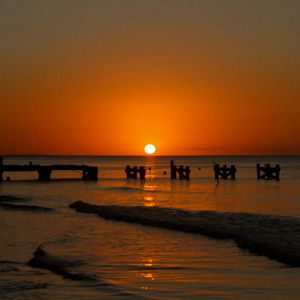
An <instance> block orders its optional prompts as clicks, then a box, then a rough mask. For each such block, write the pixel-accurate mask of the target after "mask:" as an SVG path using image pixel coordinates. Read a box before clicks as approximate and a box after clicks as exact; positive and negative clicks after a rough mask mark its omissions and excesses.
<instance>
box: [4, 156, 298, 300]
mask: <svg viewBox="0 0 300 300" xmlns="http://www.w3.org/2000/svg"><path fill="white" fill-rule="evenodd" d="M171 160H174V163H175V164H176V165H177V166H180V165H183V166H189V167H190V169H191V173H190V180H179V179H173V180H171V179H170V161H171ZM29 162H31V163H32V164H41V165H51V164H78V165H81V164H84V165H91V166H97V167H98V168H99V179H98V180H97V181H83V180H81V172H79V171H55V172H53V173H52V174H51V179H52V180H51V181H49V182H39V181H37V174H36V173H34V172H32V173H30V172H28V173H27V172H26V173H13V172H11V173H4V174H3V177H4V179H6V178H7V177H10V179H11V180H10V181H6V180H4V181H3V182H1V183H0V200H1V199H2V200H1V203H4V202H5V203H8V204H15V205H19V206H18V207H17V206H16V207H14V206H12V207H5V206H3V207H1V206H0V240H1V243H0V299H72V300H77V299H172V300H173V299H300V268H292V267H289V266H287V265H284V264H282V263H279V262H277V261H275V260H271V259H269V258H267V257H265V256H258V255H255V254H253V253H250V252H248V251H247V250H243V249H240V248H238V247H237V245H236V244H235V242H234V241H232V240H218V239H214V238H209V237H206V236H203V235H200V234H192V233H184V232H180V231H172V230H168V229H162V228H155V227H149V226H144V225H138V224H131V223H125V222H120V221H119V222H118V221H111V220H106V219H102V218H100V217H99V216H96V215H93V214H84V213H78V212H76V211H75V210H73V209H70V208H69V205H70V204H71V203H73V202H75V201H78V200H81V201H85V202H87V203H91V204H101V205H126V206H137V205H138V206H159V207H170V208H174V209H182V210H187V211H202V210H205V211H221V212H250V213H254V214H271V215H280V216H293V217H297V218H300V157H299V156H289V157H285V156H278V157H276V156H262V157H260V156H172V157H168V156H32V157H31V156H6V157H4V164H28V163H29ZM257 163H260V164H270V165H271V166H275V165H276V164H279V165H280V168H281V170H280V180H279V181H276V180H257V178H256V164H257ZM214 164H220V165H223V164H227V165H232V164H233V165H235V166H236V168H237V172H236V180H230V179H228V180H221V179H220V180H218V181H217V180H215V178H214V171H213V166H214ZM126 165H130V166H138V167H139V166H145V168H146V170H147V172H146V178H145V180H140V179H127V178H126V174H125V171H124V169H125V167H126ZM8 196H10V197H8ZM14 197H16V198H14ZM3 199H4V200H5V201H4V200H3ZM27 206H34V207H36V208H37V209H36V210H30V209H26V207H27ZM39 208H41V209H39ZM42 208H49V210H46V209H42ZM50 209H51V210H50ZM39 246H41V247H42V249H43V250H44V251H45V252H46V253H47V257H48V268H47V267H46V268H36V267H32V266H30V265H29V264H28V262H29V261H30V260H31V259H32V258H33V253H34V252H35V251H36V250H37V248H38V247H39ZM49 264H52V266H54V268H51V267H49ZM59 266H62V267H63V269H64V268H65V269H68V270H71V271H70V272H73V274H80V275H82V276H78V278H69V277H67V276H65V275H64V273H62V272H55V271H53V269H55V268H56V267H59ZM90 278H93V280H89V279H90Z"/></svg>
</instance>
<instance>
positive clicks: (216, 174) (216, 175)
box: [214, 164, 220, 180]
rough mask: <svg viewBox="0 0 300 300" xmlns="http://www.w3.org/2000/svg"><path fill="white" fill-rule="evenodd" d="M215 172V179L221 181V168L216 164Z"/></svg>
mask: <svg viewBox="0 0 300 300" xmlns="http://www.w3.org/2000/svg"><path fill="white" fill-rule="evenodd" d="M214 171H215V179H216V180H218V179H219V173H220V166H219V164H215V165H214Z"/></svg>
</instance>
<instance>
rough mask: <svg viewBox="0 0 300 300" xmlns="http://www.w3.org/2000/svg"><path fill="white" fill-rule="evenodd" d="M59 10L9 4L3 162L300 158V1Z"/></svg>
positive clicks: (61, 4)
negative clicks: (149, 153)
mask: <svg viewBox="0 0 300 300" xmlns="http://www.w3.org/2000/svg"><path fill="white" fill-rule="evenodd" d="M47 2H49V3H46V1H33V0H28V1H1V4H0V33H1V36H2V42H1V43H2V44H3V49H2V50H1V57H0V65H1V70H0V72H1V77H0V101H1V109H0V118H1V122H0V136H1V143H0V153H2V154H64V155H143V153H144V152H143V148H144V145H145V144H146V143H153V144H155V145H156V146H157V154H158V155H209V154H221V155H226V154H228V155H230V154H300V138H299V136H300V126H299V125H300V124H299V115H300V97H299V96H300V84H299V82H300V53H299V49H300V38H299V32H300V2H299V1H293V0H289V1H277V0H273V1H271V0H265V1H255V0H254V1H249V3H244V1H213V2H214V3H212V1H196V0H188V1H179V0H172V1H171V0H166V1H156V0H153V1H150V0H149V1H147V0H140V1H133V0H128V1H126V4H124V3H125V2H124V1H121V0H119V1H93V0H89V1H84V2H83V1H76V0H74V1H71V0H70V1H68V0H62V1H51V2H50V1H47ZM241 2H243V3H241Z"/></svg>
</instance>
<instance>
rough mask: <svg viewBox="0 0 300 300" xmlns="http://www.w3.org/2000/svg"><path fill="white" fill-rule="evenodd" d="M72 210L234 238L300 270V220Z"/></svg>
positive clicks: (157, 210)
mask: <svg viewBox="0 0 300 300" xmlns="http://www.w3.org/2000/svg"><path fill="white" fill-rule="evenodd" d="M70 208H73V209H75V210H76V211H77V212H83V213H93V214H97V215H98V216H100V217H103V218H106V219H111V220H116V221H124V222H131V223H138V224H143V225H148V226H155V227H162V228H168V229H172V230H180V231H184V232H191V233H199V234H203V235H207V236H210V237H214V238H221V239H233V240H234V241H235V242H236V243H237V245H238V246H239V247H241V248H243V249H247V250H249V251H250V252H252V253H255V254H259V255H265V256H267V257H269V258H271V259H275V260H277V261H279V262H282V263H285V264H287V265H289V266H293V267H300V219H299V218H295V217H285V216H273V215H262V214H251V213H231V212H215V211H197V212H190V211H184V210H179V209H170V208H162V207H145V206H118V205H110V206H104V205H91V204H88V203H85V202H82V201H77V202H74V203H72V204H71V205H70Z"/></svg>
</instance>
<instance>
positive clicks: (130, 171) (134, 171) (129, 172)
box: [125, 165, 146, 179]
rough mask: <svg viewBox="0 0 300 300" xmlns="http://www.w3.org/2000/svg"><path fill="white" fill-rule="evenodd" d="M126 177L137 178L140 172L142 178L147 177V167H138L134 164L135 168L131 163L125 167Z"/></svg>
mask: <svg viewBox="0 0 300 300" xmlns="http://www.w3.org/2000/svg"><path fill="white" fill-rule="evenodd" d="M125 173H126V178H128V179H137V178H138V174H140V179H145V176H146V168H145V167H143V166H142V167H139V168H138V167H137V166H134V167H133V168H131V167H130V165H127V166H126V168H125Z"/></svg>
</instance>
